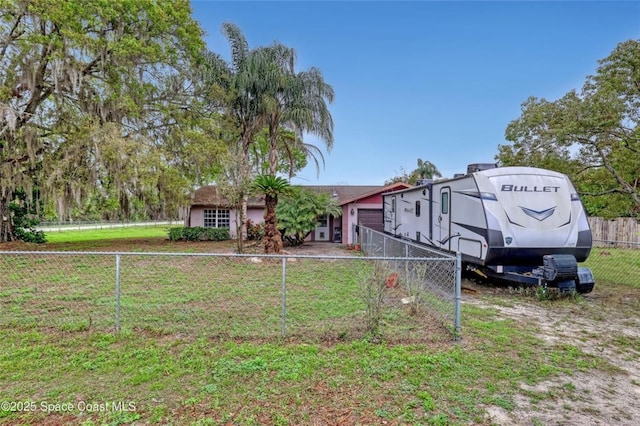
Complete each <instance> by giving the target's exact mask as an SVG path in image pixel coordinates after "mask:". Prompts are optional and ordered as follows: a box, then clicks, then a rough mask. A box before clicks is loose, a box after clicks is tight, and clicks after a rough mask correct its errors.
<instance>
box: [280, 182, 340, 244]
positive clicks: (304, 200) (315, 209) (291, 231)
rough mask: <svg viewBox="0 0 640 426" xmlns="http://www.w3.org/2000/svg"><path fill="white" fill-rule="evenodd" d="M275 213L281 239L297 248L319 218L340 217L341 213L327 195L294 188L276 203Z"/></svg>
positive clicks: (316, 224) (314, 226) (338, 207)
mask: <svg viewBox="0 0 640 426" xmlns="http://www.w3.org/2000/svg"><path fill="white" fill-rule="evenodd" d="M276 213H277V215H278V229H280V231H281V233H282V237H283V238H284V239H285V240H286V241H287V242H288V243H289V244H290V245H292V246H299V245H302V244H303V243H304V240H305V239H306V238H307V237H308V236H309V234H310V233H311V232H312V231H313V230H314V229H315V228H316V226H318V218H319V217H321V216H327V215H328V216H331V217H340V215H341V214H342V211H341V210H340V206H338V205H336V203H335V200H333V199H332V198H331V197H330V195H329V194H326V193H315V192H312V191H310V190H308V189H304V188H301V187H298V186H296V187H292V192H291V194H290V195H288V196H286V197H283V199H282V200H281V201H280V202H279V203H278V206H277V208H276Z"/></svg>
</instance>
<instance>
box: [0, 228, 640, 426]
mask: <svg viewBox="0 0 640 426" xmlns="http://www.w3.org/2000/svg"><path fill="white" fill-rule="evenodd" d="M128 231H133V229H126V230H108V232H109V233H111V232H123V233H126V232H128ZM152 231H153V232H159V231H160V232H162V231H163V230H162V229H160V230H158V229H153V228H151V229H148V228H147V229H139V230H138V229H136V232H140V233H139V234H137V237H135V239H137V240H136V242H135V249H136V250H140V251H145V250H144V249H145V244H148V245H149V246H148V248H149V250H146V251H158V249H159V248H160V247H164V248H163V250H162V251H201V249H200V248H196V249H194V247H205V246H203V245H200V244H195V245H190V244H176V243H171V242H169V241H166V234H163V235H153V234H152ZM85 232H87V231H77V232H76V231H74V233H76V234H80V235H82V236H80V235H78V236H75V237H73V238H77V239H76V240H72V239H68V240H66V241H62V240H59V241H56V242H52V243H50V244H49V245H48V246H47V247H51V248H53V249H60V248H64V250H91V249H92V248H99V249H100V250H102V251H118V250H121V249H122V248H123V247H124V248H126V247H127V246H128V245H129V244H133V243H132V242H131V241H130V240H122V239H117V238H116V239H112V240H111V239H103V238H102V236H103V235H104V234H103V233H104V232H106V231H101V232H100V235H97V236H96V237H95V240H93V241H92V240H91V239H90V238H89V235H90V234H86V233H85ZM90 232H93V231H90ZM64 234H66V235H67V237H66V238H70V237H69V236H71V235H72V234H71V233H69V234H67V233H60V234H58V235H59V236H60V238H62V237H63V236H64ZM51 235H53V233H52V234H51ZM125 238H131V234H128V235H127V236H126V237H125ZM146 239H148V241H147V242H145V240H146ZM74 241H75V242H74ZM219 245H220V247H222V249H223V250H226V249H227V248H228V247H229V244H226V243H225V244H219ZM206 247H207V248H208V249H211V248H212V246H211V245H206ZM38 249H42V248H41V247H38ZM111 256H112V255H105V256H102V255H94V256H93V257H81V258H76V257H68V258H65V257H62V258H56V259H58V260H60V259H62V260H63V261H56V262H52V260H51V259H49V258H45V259H44V260H43V259H42V258H39V257H32V258H30V257H26V258H25V257H22V258H11V256H3V259H1V260H0V268H2V271H0V273H1V274H2V276H3V277H4V280H3V281H2V284H1V285H0V311H1V315H0V318H1V319H0V321H1V322H2V326H1V327H0V339H1V341H2V345H0V396H1V397H0V400H2V401H9V402H11V401H13V404H9V405H3V409H2V410H0V424H2V423H8V424H34V425H35V424H42V423H43V422H47V423H49V424H83V425H98V424H100V425H102V424H108V425H120V424H135V423H136V422H137V423H139V424H156V423H163V424H194V425H207V424H220V425H223V424H238V425H258V424H260V425H262V424H264V425H290V424H291V425H293V424H295V425H312V424H364V425H378V424H388V425H405V424H415V425H467V424H479V425H489V424H491V422H490V421H489V420H488V418H487V417H486V407H488V406H497V407H501V408H502V409H504V410H506V411H507V412H508V411H509V410H512V409H513V408H514V407H515V401H516V395H518V394H519V393H521V392H522V391H521V389H520V385H521V384H523V383H524V384H528V385H535V384H536V383H540V382H543V381H545V380H550V379H553V378H555V377H558V376H567V377H570V376H571V374H573V372H575V371H582V372H589V371H592V370H594V369H599V370H603V371H615V367H613V366H612V365H610V364H608V363H607V362H606V361H605V360H603V359H600V358H596V357H595V356H592V355H589V354H587V353H585V352H583V351H581V350H580V349H579V348H577V347H575V346H572V345H569V344H559V343H558V344H551V343H549V342H544V341H542V340H541V339H540V338H539V337H538V336H537V334H536V333H537V332H536V329H535V328H530V327H525V326H524V325H523V324H521V323H517V322H515V321H514V320H510V319H504V318H503V317H501V316H500V315H498V312H497V310H495V309H491V308H480V307H476V306H472V305H464V308H463V320H462V324H463V329H462V336H463V339H462V341H459V342H455V341H453V340H452V339H451V335H450V334H449V333H448V331H447V330H446V329H445V328H443V327H441V326H440V327H439V326H437V325H434V322H433V321H432V320H430V319H429V316H428V315H417V316H416V315H412V314H411V313H410V312H409V311H408V310H407V309H405V308H403V307H402V306H401V305H400V304H398V303H389V305H388V306H387V308H385V310H384V315H383V318H382V329H383V338H382V341H381V343H372V342H371V341H370V340H369V339H368V338H367V334H366V333H365V331H364V329H363V325H362V324H363V322H362V319H363V315H364V309H365V307H364V305H363V302H362V301H360V299H359V298H358V289H359V285H360V282H359V281H360V280H361V279H362V276H363V275H362V271H363V267H362V264H361V263H358V264H355V263H343V262H324V263H322V262H317V261H309V262H291V263H290V264H288V266H287V267H288V268H291V270H290V271H289V272H288V273H290V274H291V281H290V282H289V283H288V284H287V285H288V286H289V288H288V291H289V293H288V296H287V297H288V298H287V310H288V315H289V320H290V322H289V324H288V327H289V329H288V334H287V337H285V338H282V337H281V336H280V313H281V305H280V295H279V294H280V293H279V292H280V286H281V283H280V280H279V277H280V271H281V268H282V266H281V263H278V262H275V263H272V264H270V263H266V264H263V265H256V264H252V263H250V262H246V261H244V260H243V261H231V260H228V259H227V260H225V261H224V262H223V263H219V262H212V261H211V260H208V259H206V258H198V257H194V258H176V257H170V256H166V257H165V258H163V259H162V261H161V262H160V263H158V264H154V263H153V262H156V261H158V262H159V259H160V258H153V259H155V260H152V258H147V257H144V256H140V257H135V256H132V257H131V258H130V259H127V258H126V256H125V257H124V258H123V259H122V262H123V263H122V274H123V275H122V282H121V285H122V312H121V315H122V317H121V320H122V332H121V333H119V334H114V333H113V316H114V304H113V294H114V293H113V267H114V264H113V258H112V257H111ZM611 256H613V254H611V255H606V256H602V257H607V258H609V257H611ZM616 256H617V255H616ZM590 260H591V259H590ZM598 261H601V262H602V260H601V259H600V258H596V259H594V260H593V262H594V263H593V264H592V265H589V266H592V267H593V268H594V270H595V271H597V270H598V269H597V268H598ZM3 262H4V263H3ZM625 264H630V265H633V262H628V261H627V262H623V263H622V265H625ZM194 270H200V271H201V272H200V273H199V274H197V275H196V274H193V273H191V272H190V271H194ZM616 285H617V286H618V287H616V288H617V289H620V290H624V293H625V295H631V296H630V297H635V298H634V299H633V300H638V296H640V294H638V291H637V287H635V286H634V285H633V283H630V285H627V286H623V285H620V284H616ZM598 290H599V288H598V284H596V289H595V290H594V293H595V294H597V292H598ZM607 291H611V292H612V293H615V292H616V291H614V287H607ZM401 296H402V294H396V293H391V292H390V293H388V294H387V296H386V297H387V298H388V299H389V300H391V301H396V302H397V300H399V299H400V297H401ZM516 297H519V298H520V300H519V302H522V303H534V304H535V303H544V304H545V306H546V307H547V308H549V309H553V306H554V305H553V304H554V303H557V304H558V306H559V307H560V306H566V305H575V306H573V307H572V309H575V310H576V311H579V312H580V313H581V315H591V314H592V313H593V315H596V314H597V315H602V312H603V311H604V310H605V309H614V310H625V309H629V315H637V306H636V305H633V306H631V305H628V303H629V302H628V300H631V299H628V297H626V296H625V299H624V300H622V299H621V300H622V302H621V303H625V304H623V305H620V306H613V305H612V306H608V305H606V303H609V302H610V301H608V302H606V303H605V301H604V300H601V298H594V299H591V300H588V301H585V300H584V299H583V298H582V297H577V298H573V299H563V300H560V301H555V302H550V301H545V302H539V301H537V300H536V299H535V298H532V297H530V298H527V297H526V296H523V295H522V294H520V295H513V294H511V295H509V294H503V295H498V296H494V298H493V299H494V301H495V300H498V299H500V300H501V302H500V303H505V304H511V303H514V300H513V299H514V298H516ZM598 303H602V305H598ZM633 312H635V314H634V313H633ZM612 344H615V345H617V346H616V348H617V350H620V351H625V350H629V348H630V347H632V346H634V345H637V344H638V342H637V340H625V341H622V340H621V341H616V342H614V343H612ZM566 392H571V389H570V386H569V387H567V389H566ZM536 397H537V398H540V400H545V399H546V400H549V401H550V402H553V400H554V398H555V397H556V396H555V395H553V394H547V393H545V394H540V395H537V396H536ZM532 418H533V420H532V421H533V422H534V423H533V424H536V423H535V414H534V415H533V417H532Z"/></svg>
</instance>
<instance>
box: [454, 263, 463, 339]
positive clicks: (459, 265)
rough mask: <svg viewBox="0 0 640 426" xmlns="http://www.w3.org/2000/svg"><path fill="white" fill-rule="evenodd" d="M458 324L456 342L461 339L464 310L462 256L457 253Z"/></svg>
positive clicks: (456, 324) (456, 325) (456, 309)
mask: <svg viewBox="0 0 640 426" xmlns="http://www.w3.org/2000/svg"><path fill="white" fill-rule="evenodd" d="M455 298H456V302H455V303H456V307H455V311H456V323H455V336H456V340H458V339H460V336H461V332H462V330H461V329H462V326H461V312H460V310H461V308H462V306H461V305H462V254H461V253H460V252H457V253H456V296H455Z"/></svg>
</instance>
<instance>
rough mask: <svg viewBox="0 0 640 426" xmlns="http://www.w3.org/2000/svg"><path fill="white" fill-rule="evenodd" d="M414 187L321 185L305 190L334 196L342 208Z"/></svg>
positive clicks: (407, 185)
mask: <svg viewBox="0 0 640 426" xmlns="http://www.w3.org/2000/svg"><path fill="white" fill-rule="evenodd" d="M411 187H412V185H409V184H408V183H403V182H398V183H393V184H391V185H387V186H382V185H320V186H309V185H304V188H307V189H310V190H312V191H315V192H323V193H328V194H330V195H332V196H336V198H337V201H338V205H340V206H342V205H345V204H349V203H355V202H356V201H358V200H361V199H363V198H367V197H370V196H372V195H376V194H380V193H384V192H391V191H397V190H400V189H404V188H411Z"/></svg>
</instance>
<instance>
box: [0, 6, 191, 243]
mask: <svg viewBox="0 0 640 426" xmlns="http://www.w3.org/2000/svg"><path fill="white" fill-rule="evenodd" d="M0 34H1V37H0V218H1V219H2V221H1V222H2V223H1V226H0V241H8V240H11V239H13V238H14V231H13V224H12V222H11V219H10V218H11V215H10V213H9V205H10V203H11V202H12V201H13V199H14V198H15V191H16V189H17V188H24V190H25V191H26V192H27V193H30V192H31V191H32V189H33V188H34V187H35V186H36V185H37V186H38V187H39V189H40V191H41V194H42V196H43V197H45V198H46V199H47V200H48V203H51V204H53V205H55V206H56V208H57V210H58V214H59V216H60V217H64V216H65V215H67V214H68V212H69V209H70V207H71V206H78V205H83V204H85V203H86V202H87V201H88V200H90V199H91V197H92V196H93V195H95V194H103V195H107V194H109V196H111V195H110V194H114V195H115V198H116V200H117V204H118V209H119V211H121V212H123V214H124V215H125V216H128V215H130V214H131V208H132V207H133V206H134V205H136V203H139V204H142V205H153V204H155V205H157V206H158V209H162V206H161V204H162V202H161V201H159V200H160V198H161V195H160V193H162V191H163V190H164V189H166V188H163V179H164V182H166V181H167V179H171V173H170V172H169V174H167V175H165V172H167V171H170V170H171V169H172V168H173V165H172V164H171V163H170V160H171V159H172V158H171V157H170V156H168V154H169V153H170V152H169V151H164V152H161V149H160V148H161V147H162V145H163V142H164V141H165V140H166V137H167V135H169V134H170V132H171V131H172V130H171V129H172V128H174V127H176V126H177V125H179V124H181V123H182V117H183V112H184V111H188V110H189V108H187V107H186V106H187V105H189V102H190V101H191V99H192V94H191V93H190V91H189V84H188V81H185V76H188V75H189V74H188V72H189V70H190V69H191V67H192V64H193V63H194V61H195V60H196V59H197V57H198V55H199V53H200V52H201V51H202V47H203V45H204V42H203V40H202V30H201V29H200V27H199V26H198V24H197V23H196V22H195V21H194V20H193V19H192V18H191V8H190V5H189V2H188V1H187V0H175V1H157V2H150V1H134V2H124V1H114V2H98V1H89V2H87V1H84V0H66V1H63V2H59V1H56V0H5V1H4V2H2V5H1V6H0ZM168 188H170V189H173V188H174V185H169V186H168ZM172 195H173V194H168V195H167V198H165V202H166V200H167V199H169V198H170V197H172ZM139 200H145V202H142V203H141V202H140V201H139ZM146 201H148V202H146Z"/></svg>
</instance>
